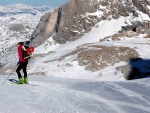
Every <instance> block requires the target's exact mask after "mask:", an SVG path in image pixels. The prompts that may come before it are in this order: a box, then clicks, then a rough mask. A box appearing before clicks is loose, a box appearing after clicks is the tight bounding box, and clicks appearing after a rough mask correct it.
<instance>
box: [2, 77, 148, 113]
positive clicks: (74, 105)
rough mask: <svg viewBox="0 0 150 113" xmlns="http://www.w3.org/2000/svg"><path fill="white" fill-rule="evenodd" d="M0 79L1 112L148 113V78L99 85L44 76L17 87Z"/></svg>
mask: <svg viewBox="0 0 150 113" xmlns="http://www.w3.org/2000/svg"><path fill="white" fill-rule="evenodd" d="M5 79H6V76H4V77H0V90H1V93H0V100H1V102H0V113H27V112H28V113H150V109H149V108H150V96H149V95H150V91H149V90H150V79H149V78H145V79H142V80H135V81H129V82H98V81H89V80H88V81H87V80H73V79H66V78H65V79H63V78H61V79H60V78H54V77H46V76H43V77H42V76H32V77H29V80H30V84H31V85H16V84H11V82H10V81H12V80H13V79H16V77H14V76H10V78H9V79H8V81H6V83H5V84H2V83H3V82H4V81H5Z"/></svg>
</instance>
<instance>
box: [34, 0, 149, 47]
mask: <svg viewBox="0 0 150 113" xmlns="http://www.w3.org/2000/svg"><path fill="white" fill-rule="evenodd" d="M149 5H150V1H149V0H70V1H69V2H68V3H66V4H65V5H63V6H61V7H60V8H58V9H56V10H55V11H53V12H52V13H47V14H45V15H44V16H43V17H42V18H41V20H40V22H39V24H38V26H37V28H36V30H35V31H34V33H33V35H32V38H31V40H32V45H34V46H38V45H39V44H42V43H43V42H44V41H45V40H46V39H48V38H49V37H51V36H52V38H53V40H54V41H55V42H56V43H59V44H64V43H66V42H67V41H73V40H76V39H78V38H80V37H81V36H83V35H84V34H85V33H87V32H89V31H90V30H91V29H92V27H93V26H95V25H96V24H97V23H98V22H100V21H101V20H106V19H107V20H111V19H118V18H119V17H120V16H126V17H127V16H129V14H133V16H134V17H137V16H138V12H137V10H140V11H142V12H144V13H145V14H147V15H150V12H149V9H148V6H149Z"/></svg>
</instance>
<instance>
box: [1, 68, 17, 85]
mask: <svg viewBox="0 0 150 113" xmlns="http://www.w3.org/2000/svg"><path fill="white" fill-rule="evenodd" d="M14 69H15V68H13V69H12V70H11V71H10V73H9V74H8V76H7V78H6V79H5V81H4V82H3V84H5V83H6V81H7V80H8V78H9V77H10V75H11V73H12V72H13V71H14Z"/></svg>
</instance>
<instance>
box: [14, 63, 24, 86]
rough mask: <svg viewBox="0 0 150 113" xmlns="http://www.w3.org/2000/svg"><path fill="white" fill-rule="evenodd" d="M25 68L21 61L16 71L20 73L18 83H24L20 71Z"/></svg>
mask: <svg viewBox="0 0 150 113" xmlns="http://www.w3.org/2000/svg"><path fill="white" fill-rule="evenodd" d="M22 68H23V63H19V65H18V68H17V69H16V72H17V74H18V78H19V81H18V84H23V82H24V81H23V78H22V76H21V73H20V70H21V69H22Z"/></svg>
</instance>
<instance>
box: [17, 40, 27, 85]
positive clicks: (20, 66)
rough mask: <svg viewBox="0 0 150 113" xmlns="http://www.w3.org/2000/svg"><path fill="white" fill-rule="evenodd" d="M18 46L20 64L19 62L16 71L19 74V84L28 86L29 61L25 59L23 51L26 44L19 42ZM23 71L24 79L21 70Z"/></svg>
mask: <svg viewBox="0 0 150 113" xmlns="http://www.w3.org/2000/svg"><path fill="white" fill-rule="evenodd" d="M17 46H18V55H19V62H18V64H17V65H18V67H17V69H16V72H17V74H18V78H19V81H18V82H17V83H18V84H23V83H25V84H28V76H27V70H26V69H27V64H28V60H27V59H24V58H23V54H22V49H23V48H24V43H23V42H19V43H18V44H17ZM21 69H23V73H24V78H23V77H22V75H21V73H20V70H21Z"/></svg>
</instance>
